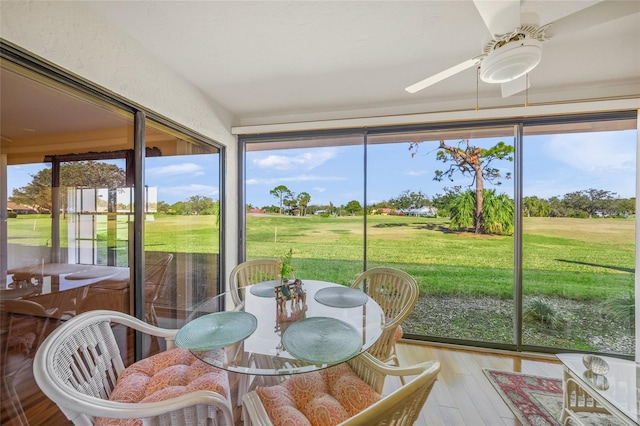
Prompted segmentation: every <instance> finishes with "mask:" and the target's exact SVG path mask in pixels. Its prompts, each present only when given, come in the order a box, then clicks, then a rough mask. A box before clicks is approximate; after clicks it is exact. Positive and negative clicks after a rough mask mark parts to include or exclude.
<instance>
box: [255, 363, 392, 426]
mask: <svg viewBox="0 0 640 426" xmlns="http://www.w3.org/2000/svg"><path fill="white" fill-rule="evenodd" d="M256 393H257V394H258V397H259V398H260V401H261V402H262V405H263V406H264V408H265V410H266V412H267V414H268V416H269V418H270V419H271V422H272V423H273V424H274V426H308V425H311V426H333V425H337V424H339V423H341V422H343V421H345V420H347V419H348V418H349V417H352V416H354V415H356V414H358V413H359V412H360V411H362V410H364V409H365V408H367V407H368V406H370V405H372V404H374V403H375V402H377V401H379V400H380V398H381V396H380V394H378V393H377V392H375V391H374V390H373V389H372V388H371V387H370V386H369V385H367V384H366V383H365V382H364V381H363V380H362V379H360V378H359V377H358V376H357V375H356V374H355V373H354V372H353V370H351V367H349V364H347V363H344V364H339V365H336V366H334V367H331V368H328V369H325V370H321V371H316V372H312V373H306V374H299V375H295V376H292V377H291V378H290V379H288V380H287V381H285V382H284V383H283V384H282V385H278V386H271V387H265V388H261V387H258V388H257V389H256Z"/></svg>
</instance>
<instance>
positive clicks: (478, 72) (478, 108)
mask: <svg viewBox="0 0 640 426" xmlns="http://www.w3.org/2000/svg"><path fill="white" fill-rule="evenodd" d="M479 85H480V67H478V68H476V111H479V110H480V106H479V105H478V97H479V90H478V87H479Z"/></svg>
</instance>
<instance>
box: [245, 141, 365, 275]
mask: <svg viewBox="0 0 640 426" xmlns="http://www.w3.org/2000/svg"><path fill="white" fill-rule="evenodd" d="M363 143H364V140H363V137H362V136H361V135H355V136H341V137H331V138H329V137H326V138H309V139H306V140H285V141H277V142H269V143H265V142H261V143H248V144H247V154H246V160H245V163H246V182H245V189H246V206H245V207H246V224H247V225H246V229H247V231H246V232H247V240H246V256H247V259H248V260H249V259H257V258H277V257H282V256H284V255H285V254H286V253H287V252H288V251H289V250H292V253H293V262H292V263H293V267H294V268H295V272H294V273H295V276H296V277H299V278H301V279H302V280H303V281H304V279H310V280H322V281H329V282H336V283H341V284H345V285H348V284H350V283H351V282H352V281H353V280H354V279H355V277H356V276H357V275H358V273H360V272H362V265H363V259H362V258H363V250H364V239H363V223H364V222H363V219H364V216H363V212H364V210H363V208H364V149H363Z"/></svg>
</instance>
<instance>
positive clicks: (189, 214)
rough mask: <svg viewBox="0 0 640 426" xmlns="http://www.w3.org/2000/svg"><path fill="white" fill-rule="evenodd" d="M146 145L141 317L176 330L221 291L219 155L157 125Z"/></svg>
mask: <svg viewBox="0 0 640 426" xmlns="http://www.w3.org/2000/svg"><path fill="white" fill-rule="evenodd" d="M147 145H148V148H149V149H151V150H152V152H153V155H147V157H146V159H145V184H146V187H145V206H144V208H145V226H144V232H145V237H144V241H145V318H146V320H147V321H148V322H149V323H152V324H155V325H160V326H161V327H164V328H178V327H180V326H181V325H182V324H184V320H185V318H186V317H187V316H188V315H189V313H190V312H192V311H193V310H194V309H195V308H196V307H197V306H198V305H199V304H201V303H203V302H205V301H206V300H207V299H208V298H209V297H212V296H214V295H217V294H218V291H219V286H220V281H219V273H218V270H219V267H220V226H221V224H220V221H219V219H220V215H219V211H220V210H219V209H220V161H221V158H220V152H219V149H218V148H216V147H213V146H208V145H204V144H202V143H198V142H196V141H192V140H190V139H189V138H188V137H187V136H185V135H179V134H177V135H176V134H173V133H172V132H170V131H169V130H167V129H164V128H162V127H161V126H158V125H149V126H147ZM156 343H157V342H155V341H152V342H151V344H152V346H151V349H157V345H156Z"/></svg>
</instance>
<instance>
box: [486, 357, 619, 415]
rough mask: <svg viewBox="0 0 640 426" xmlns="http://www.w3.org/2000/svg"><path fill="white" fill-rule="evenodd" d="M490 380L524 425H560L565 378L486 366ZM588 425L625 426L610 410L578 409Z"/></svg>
mask: <svg viewBox="0 0 640 426" xmlns="http://www.w3.org/2000/svg"><path fill="white" fill-rule="evenodd" d="M483 371H484V374H485V375H486V376H487V378H488V379H489V382H491V384H492V385H493V387H495V388H496V391H498V394H499V395H500V396H501V397H502V399H503V400H504V402H505V403H506V404H507V406H508V407H509V408H510V409H511V411H513V414H515V416H516V418H517V419H518V420H520V423H522V424H523V425H524V426H549V425H551V426H560V425H561V423H560V416H561V415H562V380H560V379H552V378H550V377H540V376H531V375H528V374H521V373H513V372H510V371H498V370H490V369H484V370H483ZM578 417H579V418H580V421H581V422H582V423H583V424H584V425H588V426H622V425H623V422H622V421H620V420H618V419H616V418H615V417H614V416H612V415H609V414H601V413H579V414H578Z"/></svg>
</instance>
